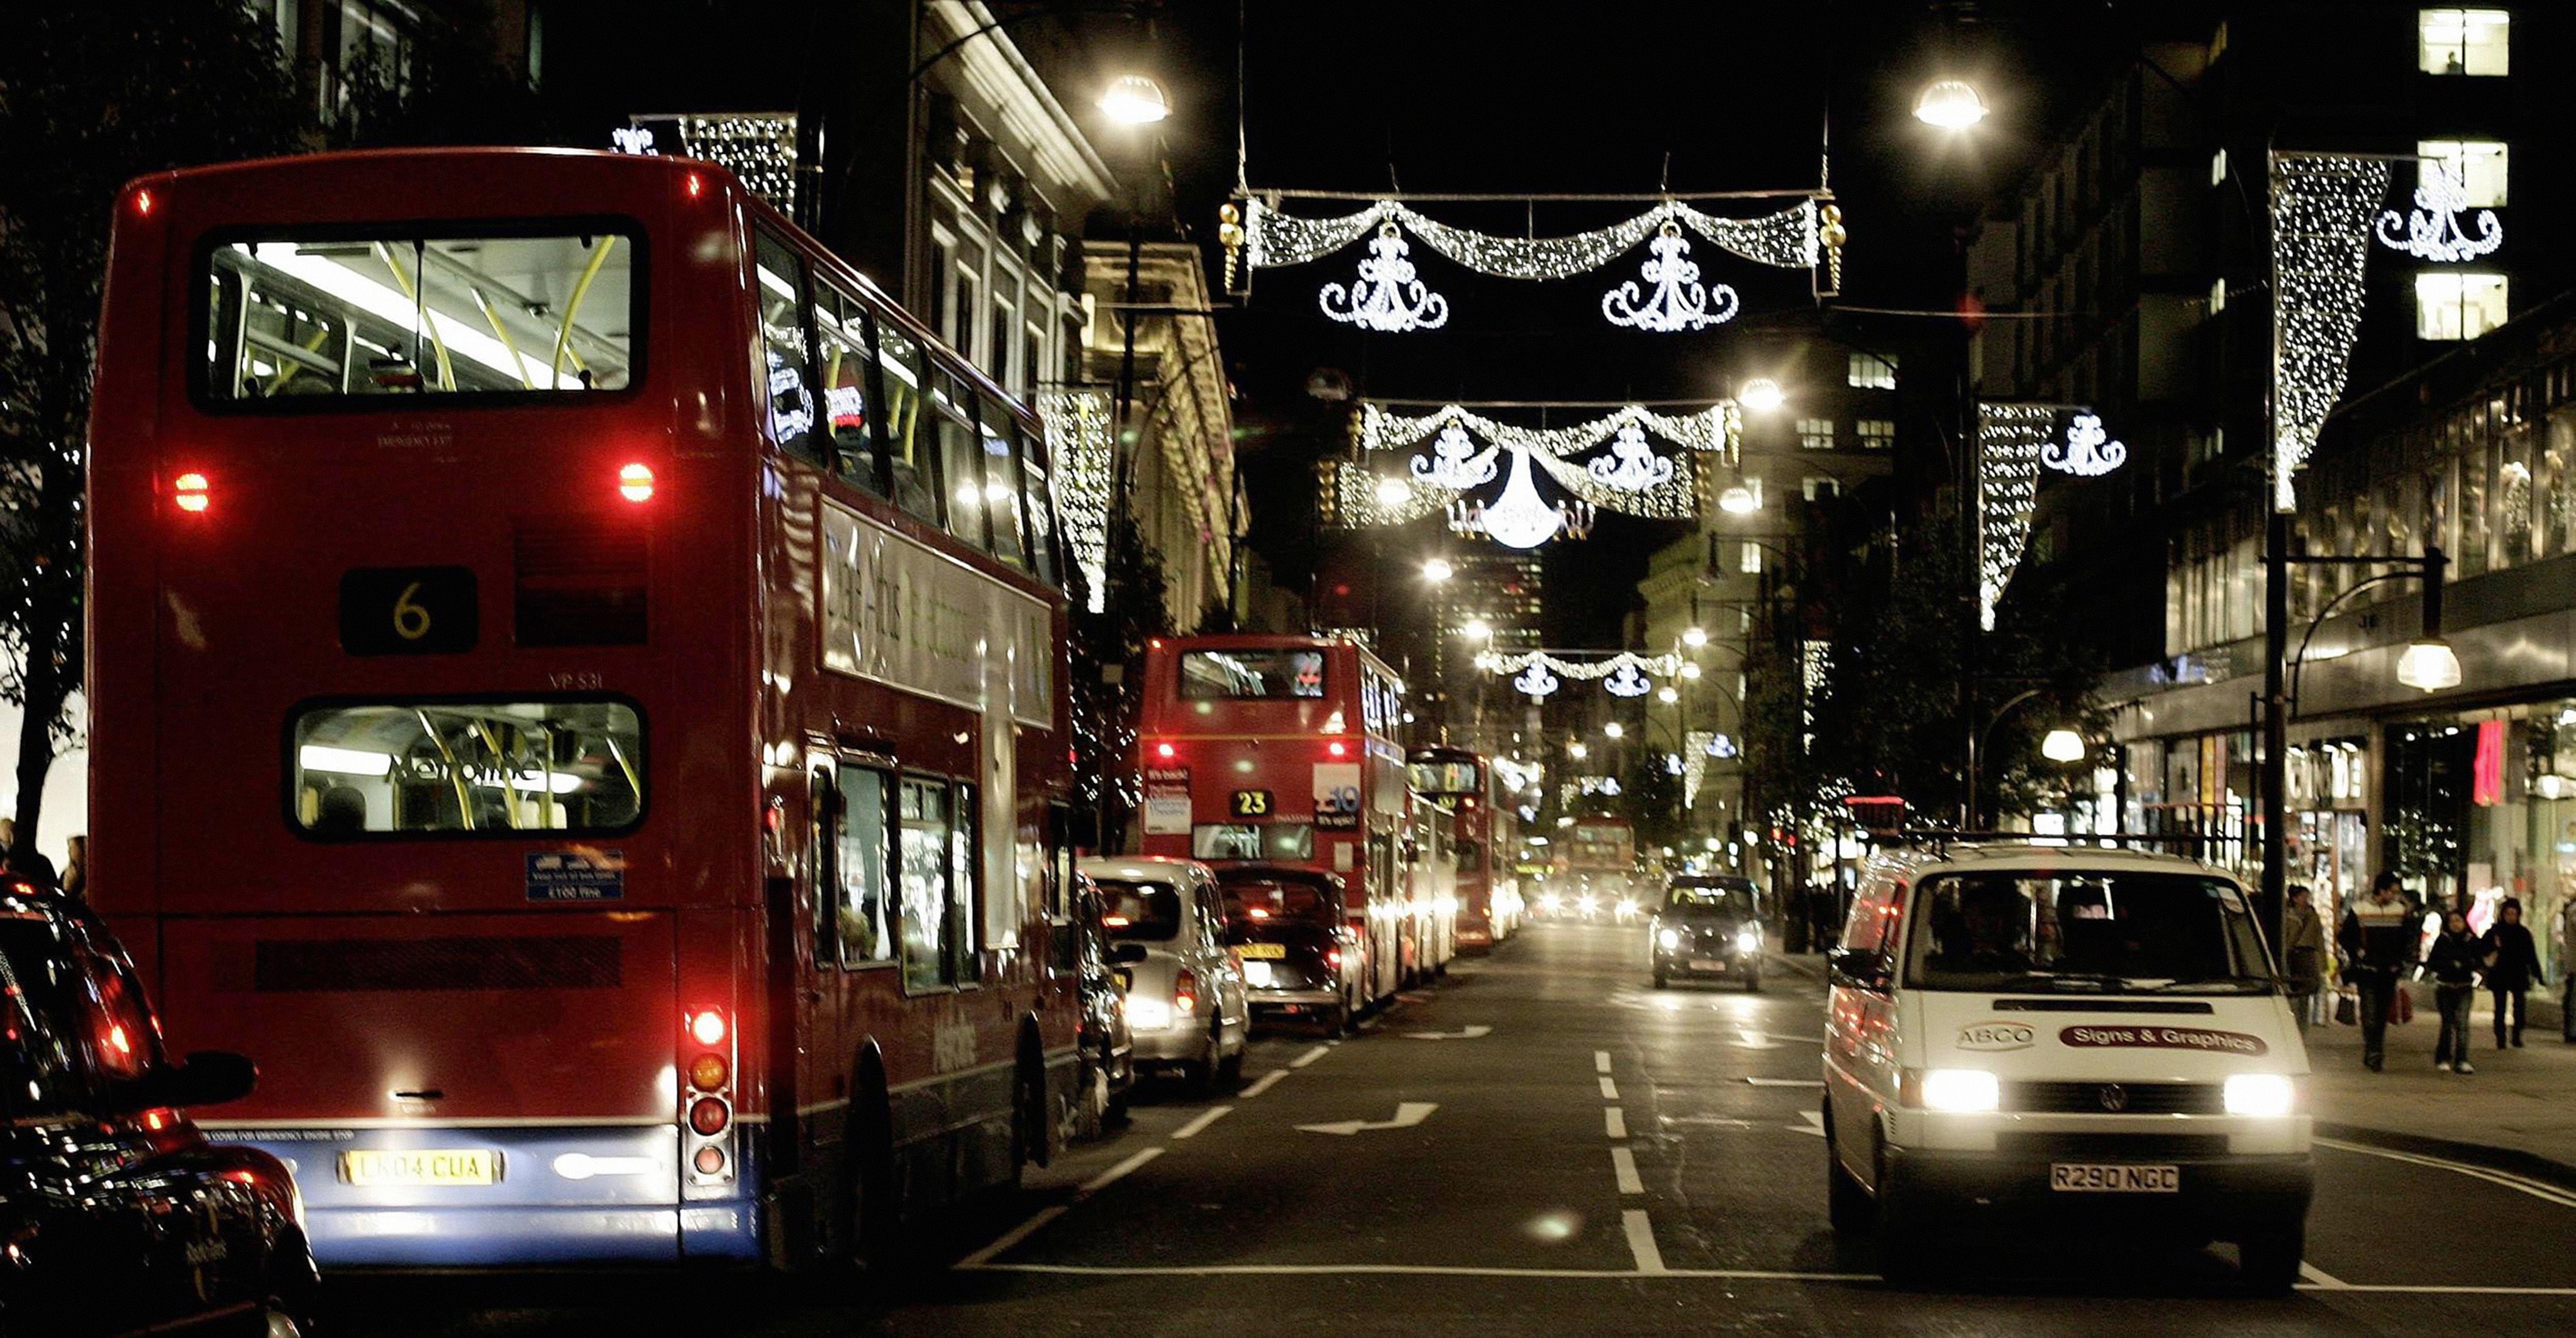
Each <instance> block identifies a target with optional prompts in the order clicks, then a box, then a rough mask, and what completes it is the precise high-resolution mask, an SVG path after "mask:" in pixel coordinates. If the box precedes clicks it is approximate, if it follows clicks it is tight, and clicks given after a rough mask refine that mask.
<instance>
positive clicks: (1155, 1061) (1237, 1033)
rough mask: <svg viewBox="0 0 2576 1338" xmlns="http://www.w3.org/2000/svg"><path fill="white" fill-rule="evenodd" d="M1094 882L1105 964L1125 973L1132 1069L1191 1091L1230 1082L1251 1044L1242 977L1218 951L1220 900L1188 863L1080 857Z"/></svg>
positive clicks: (1200, 868) (1221, 945)
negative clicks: (1172, 1079)
mask: <svg viewBox="0 0 2576 1338" xmlns="http://www.w3.org/2000/svg"><path fill="white" fill-rule="evenodd" d="M1080 869H1081V872H1083V873H1086V874H1089V875H1090V876H1091V878H1092V880H1093V881H1094V882H1095V883H1097V884H1099V886H1100V895H1101V906H1102V913H1101V917H1100V922H1101V925H1102V927H1103V928H1104V929H1105V930H1106V931H1107V933H1108V937H1109V941H1110V944H1111V948H1110V954H1109V961H1110V964H1111V965H1112V966H1114V967H1120V968H1124V969H1125V970H1126V972H1127V1026H1128V1030H1129V1031H1130V1032H1131V1033H1132V1034H1133V1035H1134V1037H1135V1047H1136V1048H1135V1063H1136V1066H1137V1067H1138V1068H1139V1069H1143V1070H1149V1071H1155V1072H1165V1073H1177V1074H1179V1075H1180V1076H1181V1077H1183V1078H1184V1079H1186V1080H1188V1081H1189V1083H1190V1084H1191V1085H1192V1086H1194V1087H1199V1088H1207V1087H1210V1086H1215V1085H1219V1084H1224V1085H1231V1084H1232V1083H1233V1082H1234V1081H1235V1080H1236V1079H1237V1078H1238V1077H1240V1076H1241V1075H1242V1073H1243V1055H1244V1051H1245V1050H1247V1049H1249V1048H1250V1046H1251V1044H1252V1010H1251V1007H1250V1004H1249V1002H1248V1001H1247V1000H1246V999H1245V997H1244V988H1243V972H1242V971H1241V970H1240V969H1238V968H1237V967H1236V965H1235V958H1234V953H1233V951H1232V950H1231V949H1229V948H1228V947H1227V946H1226V942H1225V935H1226V928H1225V899H1224V896H1223V895H1222V894H1221V893H1219V892H1218V891H1217V886H1216V875H1214V874H1212V873H1210V872H1209V871H1208V867H1207V866H1206V865H1204V864H1201V863H1199V862H1198V861H1196V860H1185V859H1164V858H1149V857H1136V858H1125V859H1090V860H1084V861H1083V862H1082V864H1081V866H1080Z"/></svg>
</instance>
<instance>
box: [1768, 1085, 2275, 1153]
mask: <svg viewBox="0 0 2576 1338" xmlns="http://www.w3.org/2000/svg"><path fill="white" fill-rule="evenodd" d="M1745 1081H1746V1082H1748V1083H1751V1084H1753V1085H1754V1086H1756V1087H1822V1086H1824V1085H1825V1080H1824V1079H1822V1078H1747V1079H1745ZM2318 1141H2319V1142H2323V1141H2324V1140H2323V1139H2319V1140H2318Z"/></svg>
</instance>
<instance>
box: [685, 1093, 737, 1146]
mask: <svg viewBox="0 0 2576 1338" xmlns="http://www.w3.org/2000/svg"><path fill="white" fill-rule="evenodd" d="M731 1123H733V1112H732V1111H729V1110H726V1109H725V1103H724V1102H723V1101H722V1100H720V1099H718V1098H716V1097H712V1096H702V1097H699V1098H698V1099H697V1100H696V1101H693V1102H691V1103H689V1127H690V1128H692V1129H695V1130H697V1131H698V1134H699V1136H700V1137H704V1138H713V1137H715V1136H716V1135H717V1134H720V1133H723V1132H724V1131H725V1126H726V1125H728V1124H731Z"/></svg>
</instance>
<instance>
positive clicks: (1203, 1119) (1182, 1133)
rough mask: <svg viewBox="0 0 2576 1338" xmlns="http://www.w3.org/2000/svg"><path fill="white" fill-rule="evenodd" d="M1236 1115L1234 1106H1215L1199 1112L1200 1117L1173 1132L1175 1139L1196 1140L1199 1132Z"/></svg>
mask: <svg viewBox="0 0 2576 1338" xmlns="http://www.w3.org/2000/svg"><path fill="white" fill-rule="evenodd" d="M1233 1113H1234V1107H1232V1106H1215V1107H1211V1108H1209V1109H1207V1110H1204V1111H1201V1112H1199V1117H1198V1118H1197V1119H1195V1120H1192V1121H1190V1122H1189V1123H1187V1124H1184V1125H1182V1126H1181V1127H1180V1128H1178V1129H1174V1130H1173V1131H1172V1137H1174V1138H1196V1137H1198V1136H1199V1131H1200V1130H1201V1129H1205V1128H1206V1127H1208V1126H1209V1125H1211V1124H1214V1123H1216V1122H1217V1121H1219V1120H1221V1119H1224V1118H1225V1117H1226V1116H1228V1115H1231V1114H1233Z"/></svg>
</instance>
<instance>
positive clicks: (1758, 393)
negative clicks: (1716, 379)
mask: <svg viewBox="0 0 2576 1338" xmlns="http://www.w3.org/2000/svg"><path fill="white" fill-rule="evenodd" d="M1788 398H1789V397H1788V396H1787V395H1784V394H1782V393H1781V392H1780V383H1779V382H1777V381H1774V380H1772V379H1771V378H1770V377H1767V376H1757V377H1755V378H1753V379H1752V380H1750V381H1747V382H1745V383H1744V384H1743V385H1742V386H1741V387H1739V388H1738V389H1737V390H1736V392H1735V402H1736V403H1737V404H1738V405H1740V406H1742V407H1743V408H1746V409H1749V410H1751V411H1752V412H1754V413H1770V412H1771V411H1773V410H1775V409H1777V408H1779V407H1780V405H1781V404H1782V403H1783V402H1785V401H1786V400H1787V399H1788Z"/></svg>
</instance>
